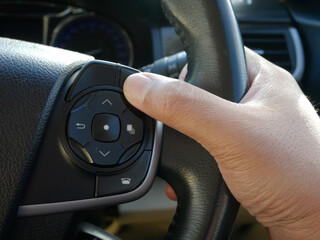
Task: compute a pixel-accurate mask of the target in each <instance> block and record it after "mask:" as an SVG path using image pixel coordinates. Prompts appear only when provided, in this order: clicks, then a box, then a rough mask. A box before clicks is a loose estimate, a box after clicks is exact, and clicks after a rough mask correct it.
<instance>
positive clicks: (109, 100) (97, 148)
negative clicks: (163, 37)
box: [63, 61, 155, 197]
mask: <svg viewBox="0 0 320 240" xmlns="http://www.w3.org/2000/svg"><path fill="white" fill-rule="evenodd" d="M137 72H138V71H137V70H135V69H133V68H129V67H126V66H123V65H120V64H113V63H108V62H102V61H92V62H90V63H88V64H87V65H85V66H84V67H83V68H82V69H81V70H80V71H79V72H78V73H77V76H76V77H74V78H72V79H70V81H72V82H70V85H71V87H69V89H68V91H67V92H66V96H65V97H64V99H65V101H66V102H67V103H68V104H69V105H68V107H67V108H66V109H67V110H66V111H65V118H64V119H65V135H66V136H65V140H64V141H65V142H64V144H63V146H64V148H65V149H66V152H67V154H68V156H69V160H70V161H71V162H73V163H74V164H75V165H77V166H78V167H81V168H82V169H84V170H86V171H87V173H88V174H94V175H95V181H96V182H95V197H102V196H111V195H113V194H120V193H124V192H128V191H132V190H134V189H136V188H137V187H138V186H139V185H140V184H141V183H142V182H143V180H144V179H145V177H146V175H147V172H148V170H149V166H150V164H151V155H152V150H153V139H154V127H155V126H154V121H153V120H152V119H151V118H149V117H148V116H146V115H145V114H143V113H142V112H140V111H139V110H137V109H135V108H134V107H133V106H131V105H130V104H129V103H128V102H127V100H126V99H125V97H124V95H123V90H122V88H123V84H124V82H125V80H126V78H127V77H128V76H129V75H131V74H134V73H137Z"/></svg>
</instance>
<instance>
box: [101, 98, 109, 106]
mask: <svg viewBox="0 0 320 240" xmlns="http://www.w3.org/2000/svg"><path fill="white" fill-rule="evenodd" d="M105 103H108V104H109V105H110V106H112V102H111V101H110V100H109V99H108V98H107V99H106V100H104V101H103V102H102V103H101V104H102V105H104V104H105Z"/></svg>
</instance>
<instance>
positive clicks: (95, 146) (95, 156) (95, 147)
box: [85, 141, 125, 166]
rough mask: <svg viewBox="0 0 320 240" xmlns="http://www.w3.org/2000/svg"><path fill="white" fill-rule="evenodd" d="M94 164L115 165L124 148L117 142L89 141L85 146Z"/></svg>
mask: <svg viewBox="0 0 320 240" xmlns="http://www.w3.org/2000/svg"><path fill="white" fill-rule="evenodd" d="M85 148H86V150H87V151H88V153H89V154H90V156H91V159H92V161H93V163H94V164H97V165H101V166H111V165H116V164H117V162H118V161H119V158H120V156H121V155H122V154H123V152H124V151H125V149H124V148H123V147H122V146H121V144H120V143H119V142H113V143H100V142H95V141H94V142H90V143H88V144H87V145H86V146H85Z"/></svg>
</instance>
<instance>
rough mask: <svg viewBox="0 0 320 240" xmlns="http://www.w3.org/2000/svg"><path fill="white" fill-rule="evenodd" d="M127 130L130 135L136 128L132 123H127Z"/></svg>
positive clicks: (134, 132)
mask: <svg viewBox="0 0 320 240" xmlns="http://www.w3.org/2000/svg"><path fill="white" fill-rule="evenodd" d="M127 132H128V133H130V134H131V135H134V134H136V130H135V129H134V127H133V126H132V124H127Z"/></svg>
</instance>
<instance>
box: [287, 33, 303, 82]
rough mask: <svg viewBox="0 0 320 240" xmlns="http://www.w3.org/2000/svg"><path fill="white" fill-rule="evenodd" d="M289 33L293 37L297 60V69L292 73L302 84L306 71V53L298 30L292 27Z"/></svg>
mask: <svg viewBox="0 0 320 240" xmlns="http://www.w3.org/2000/svg"><path fill="white" fill-rule="evenodd" d="M289 33H290V35H291V38H292V41H293V46H294V51H295V54H296V56H295V59H296V67H295V69H294V71H293V73H292V75H293V77H294V78H295V79H296V80H297V81H298V82H300V81H301V79H302V76H303V73H304V69H305V61H304V51H303V46H302V41H301V38H300V35H299V33H298V31H297V29H296V28H294V27H290V28H289Z"/></svg>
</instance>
